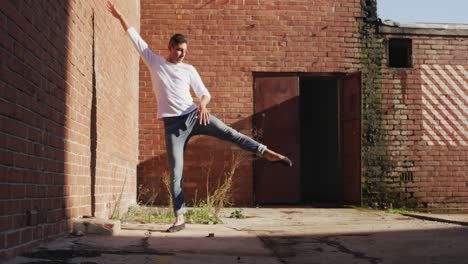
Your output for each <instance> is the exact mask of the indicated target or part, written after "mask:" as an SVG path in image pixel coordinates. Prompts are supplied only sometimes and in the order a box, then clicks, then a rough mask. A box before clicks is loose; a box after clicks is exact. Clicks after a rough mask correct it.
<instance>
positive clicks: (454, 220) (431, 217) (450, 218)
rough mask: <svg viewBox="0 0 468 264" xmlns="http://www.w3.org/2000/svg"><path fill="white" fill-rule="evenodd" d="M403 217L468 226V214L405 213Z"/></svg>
mask: <svg viewBox="0 0 468 264" xmlns="http://www.w3.org/2000/svg"><path fill="white" fill-rule="evenodd" d="M402 215H404V216H409V217H413V218H417V219H421V220H427V221H434V222H441V223H447V224H456V225H462V226H468V214H424V213H403V214H402Z"/></svg>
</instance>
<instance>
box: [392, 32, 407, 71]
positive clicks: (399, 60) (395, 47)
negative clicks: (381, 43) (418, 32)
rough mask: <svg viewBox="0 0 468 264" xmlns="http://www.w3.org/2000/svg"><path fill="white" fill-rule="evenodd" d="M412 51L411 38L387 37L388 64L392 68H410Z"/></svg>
mask: <svg viewBox="0 0 468 264" xmlns="http://www.w3.org/2000/svg"><path fill="white" fill-rule="evenodd" d="M412 53H413V52H412V45H411V39H396V38H392V39H389V41H388V66H389V67H393V68H411V67H412V61H411V55H412Z"/></svg>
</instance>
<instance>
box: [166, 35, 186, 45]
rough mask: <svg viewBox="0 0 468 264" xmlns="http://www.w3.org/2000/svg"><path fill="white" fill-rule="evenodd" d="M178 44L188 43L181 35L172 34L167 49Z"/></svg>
mask: <svg viewBox="0 0 468 264" xmlns="http://www.w3.org/2000/svg"><path fill="white" fill-rule="evenodd" d="M180 43H188V38H187V37H186V36H184V35H182V34H174V35H173V36H172V37H171V39H170V40H169V47H174V46H175V45H178V44H180Z"/></svg>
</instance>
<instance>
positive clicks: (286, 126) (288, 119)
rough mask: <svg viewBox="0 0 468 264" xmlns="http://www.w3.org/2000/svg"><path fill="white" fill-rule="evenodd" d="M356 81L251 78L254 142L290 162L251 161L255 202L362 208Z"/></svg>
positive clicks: (342, 77)
mask: <svg viewBox="0 0 468 264" xmlns="http://www.w3.org/2000/svg"><path fill="white" fill-rule="evenodd" d="M360 76H361V74H360V73H359V72H357V73H352V74H318V75H317V74H297V73H296V74H294V73H291V74H278V73H272V74H266V73H262V74H258V75H254V110H255V115H254V117H253V127H254V130H256V131H261V132H262V133H261V134H262V138H261V139H259V138H257V139H259V140H260V141H261V142H262V143H263V144H265V145H267V146H268V147H271V148H272V149H274V150H277V151H278V152H280V153H283V154H285V155H287V156H288V157H290V158H291V160H292V161H293V162H294V166H293V167H292V168H285V167H282V166H281V165H277V164H271V163H269V162H266V161H265V160H263V159H259V160H255V161H254V196H255V203H257V204H314V205H317V204H322V205H327V204H335V205H337V204H339V205H345V204H346V205H347V204H354V205H359V204H360V202H361V172H360V170H361V164H360V160H361V157H360V155H361V131H360V126H361V102H360V98H361V95H360V90H361V77H360Z"/></svg>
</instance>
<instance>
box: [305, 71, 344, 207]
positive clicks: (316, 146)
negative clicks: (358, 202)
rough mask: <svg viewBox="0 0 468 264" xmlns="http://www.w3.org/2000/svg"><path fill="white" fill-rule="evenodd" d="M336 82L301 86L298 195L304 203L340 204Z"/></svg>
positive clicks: (307, 83) (307, 81) (314, 80)
mask: <svg viewBox="0 0 468 264" xmlns="http://www.w3.org/2000/svg"><path fill="white" fill-rule="evenodd" d="M337 98H338V97H337V81H336V80H335V79H331V80H330V79H329V80H327V79H324V80H320V79H318V80H317V79H307V78H305V79H302V80H301V82H300V120H301V122H300V124H301V164H302V166H301V192H302V200H303V202H305V203H336V202H338V201H340V200H341V193H340V191H339V190H341V186H342V185H341V182H342V180H341V177H340V175H339V174H338V169H337V168H338V105H337Z"/></svg>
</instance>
